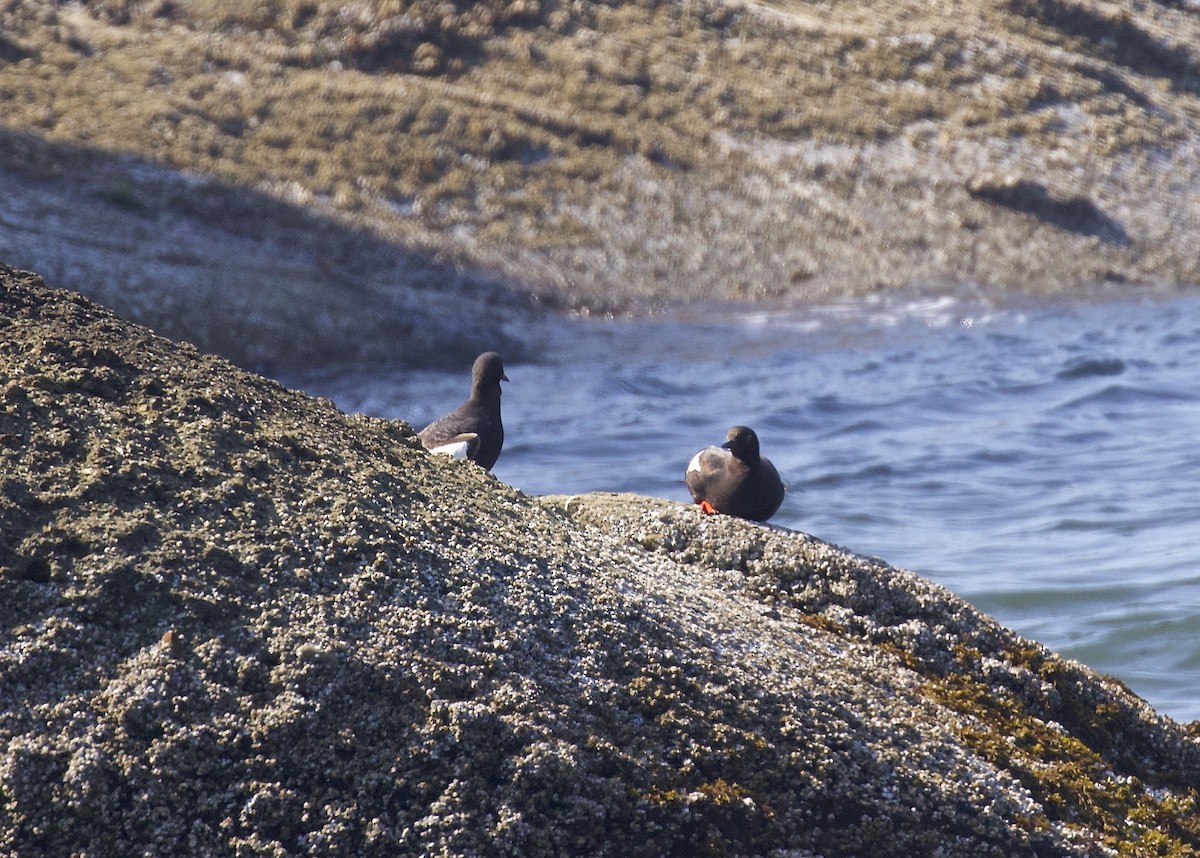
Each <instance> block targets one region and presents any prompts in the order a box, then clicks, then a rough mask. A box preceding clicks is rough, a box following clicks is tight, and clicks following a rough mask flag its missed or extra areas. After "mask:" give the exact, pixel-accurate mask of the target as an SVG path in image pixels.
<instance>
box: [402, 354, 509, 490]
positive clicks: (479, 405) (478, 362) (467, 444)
mask: <svg viewBox="0 0 1200 858" xmlns="http://www.w3.org/2000/svg"><path fill="white" fill-rule="evenodd" d="M502 381H508V376H507V375H505V374H504V362H503V361H502V360H501V359H500V355H498V354H496V353H495V352H484V353H483V354H481V355H480V356H479V357H477V358H475V365H474V366H472V367H471V397H470V398H469V399H468V400H467V401H466V402H464V403H463V404H462V405H460V406H458V408H455V409H454V410H453V411H451V412H450V413H449V414H447V415H446V416H445V417H439V418H438V419H437V420H434V421H433V422H432V423H430V424H429V425H428V426H426V427H425V428H424V429H422V430H421V431H420V432H418V433H417V437H418V438H420V439H421V443H422V444H424V445H425V448H426V449H428V450H432V451H433V452H435V453H448V454H450V455H451V456H454V457H455V458H459V459H470V460H471V461H472V462H474V463H475V464H477V465H479V466H480V467H481V468H486V469H487V470H489V471H490V470H491V469H492V466H493V465H495V464H496V460H497V459H499V458H500V448H501V447H503V446H504V424H502V423H501V422H500V382H502Z"/></svg>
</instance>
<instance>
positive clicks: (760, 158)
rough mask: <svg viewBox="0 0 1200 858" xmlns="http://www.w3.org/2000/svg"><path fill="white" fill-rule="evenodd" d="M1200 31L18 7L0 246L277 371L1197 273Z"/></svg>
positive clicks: (1099, 25)
mask: <svg viewBox="0 0 1200 858" xmlns="http://www.w3.org/2000/svg"><path fill="white" fill-rule="evenodd" d="M1197 45H1200V15H1198V14H1197V11H1196V6H1195V3H1194V2H1190V0H1150V2H1135V3H1131V2H1109V0H1000V2H992V0H938V2H924V0H923V2H914V0H904V2H896V3H890V4H886V5H880V4H878V3H872V2H866V0H839V2H837V3H826V2H803V0H753V2H744V0H685V2H669V3H668V2H661V0H636V2H620V3H616V2H595V0H575V2H571V3H557V2H541V0H484V2H473V3H444V2H440V0H413V2H407V3H403V4H397V3H395V2H385V0H359V2H355V3H352V4H345V3H341V2H332V0H304V2H299V1H298V0H297V2H273V3H264V2H259V0H227V2H223V3H175V2H165V0H82V2H72V3H46V2H42V0H11V2H8V3H6V4H4V5H3V6H0V95H2V96H3V98H4V104H5V112H4V116H3V119H2V120H0V182H2V183H3V185H4V188H5V193H3V194H0V258H2V259H5V260H6V261H8V262H9V263H11V264H19V265H21V266H24V267H27V268H33V269H35V270H37V271H39V272H41V273H42V274H43V275H44V276H46V277H47V278H48V279H49V280H50V282H52V283H53V284H54V285H56V286H60V287H63V288H71V289H75V290H78V291H80V292H81V293H83V294H86V295H88V296H89V297H91V298H93V299H94V300H98V301H101V302H102V303H104V304H105V305H106V306H109V307H112V308H113V309H115V310H117V311H118V312H120V313H122V314H123V315H124V316H126V317H127V318H130V319H134V320H136V321H140V322H142V323H144V324H147V325H149V326H151V327H153V328H154V329H155V330H158V331H160V332H162V333H163V334H165V335H168V336H171V337H172V338H174V339H184V340H187V341H189V342H194V343H196V344H197V345H198V346H200V347H201V348H203V349H204V350H206V351H210V352H214V353H218V354H221V355H223V356H225V357H228V358H230V359H232V360H234V361H235V362H237V363H238V364H239V365H241V366H243V367H250V368H259V369H265V370H267V371H269V370H270V369H271V366H272V364H280V365H283V366H285V367H286V368H289V369H291V368H303V367H310V366H312V365H313V364H314V363H320V362H321V361H322V360H325V361H328V360H330V359H336V360H339V361H343V362H352V361H380V360H383V361H392V362H402V363H409V364H413V363H429V362H443V363H445V364H461V363H462V362H463V361H464V360H470V359H471V358H473V357H474V353H475V352H476V351H477V348H476V344H475V343H471V342H469V338H470V337H469V335H470V333H471V332H474V333H476V335H477V336H478V338H479V339H481V340H484V341H486V342H487V343H488V344H489V345H491V346H495V347H500V348H502V349H503V351H504V353H505V354H506V355H512V356H515V354H516V349H517V348H518V347H523V346H526V345H527V344H528V340H527V338H525V337H521V336H520V335H515V336H514V334H513V331H514V326H522V323H523V320H524V319H526V318H527V317H528V316H529V315H531V314H533V315H536V314H540V313H543V312H545V311H551V312H558V311H575V312H581V313H589V314H602V313H622V314H637V313H644V312H649V311H654V310H656V309H658V308H661V307H664V306H671V305H673V304H676V305H677V304H680V303H688V302H698V301H756V302H821V301H829V300H834V299H840V298H845V297H847V296H864V295H896V294H900V295H905V294H910V293H911V292H913V291H916V292H920V293H923V294H928V293H930V292H937V293H938V294H944V293H947V292H949V293H951V294H955V293H962V292H965V293H968V294H972V295H975V294H982V295H985V296H989V297H995V296H1002V295H1010V294H1014V293H1019V294H1026V295H1028V294H1033V295H1038V296H1042V295H1058V296H1062V295H1077V294H1079V293H1080V292H1081V290H1087V289H1093V288H1099V289H1101V290H1103V291H1105V292H1106V293H1107V294H1118V295H1119V294H1123V293H1124V292H1126V291H1128V290H1131V289H1136V288H1142V287H1145V286H1159V287H1167V288H1174V287H1177V286H1180V285H1183V286H1193V287H1194V286H1195V285H1196V284H1197V283H1198V282H1200V267H1198V266H1200V263H1198V262H1197V255H1196V253H1195V248H1196V247H1197V246H1200V208H1198V207H1200V202H1198V201H1200V157H1198V150H1197V142H1196V141H1197V140H1198V139H1200V119H1198V117H1200V52H1198V51H1197ZM167 284H170V285H169V288H161V287H165V286H167ZM463 319H469V320H470V322H471V325H470V326H467V325H464V323H463V321H462V320H463ZM298 328H300V329H303V330H304V331H305V336H303V337H296V336H295V331H296V330H297V329H298Z"/></svg>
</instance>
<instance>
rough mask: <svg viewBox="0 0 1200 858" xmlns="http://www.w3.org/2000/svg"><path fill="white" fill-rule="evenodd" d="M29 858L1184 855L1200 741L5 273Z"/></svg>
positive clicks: (915, 595)
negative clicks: (543, 489)
mask: <svg viewBox="0 0 1200 858" xmlns="http://www.w3.org/2000/svg"><path fill="white" fill-rule="evenodd" d="M0 457H2V458H0V527H2V531H0V808H2V811H0V849H2V850H4V851H6V852H9V853H12V854H18V855H31V854H71V853H73V852H74V853H79V854H87V855H95V856H108V855H114V856H115V855H128V854H139V853H147V854H192V855H202V854H239V855H286V854H296V853H306V852H307V853H336V854H379V855H397V854H413V855H492V854H494V855H503V854H512V855H531V856H536V855H561V854H577V855H582V854H589V855H592V854H594V855H609V854H611V855H618V854H620V855H646V856H650V855H703V854H710V855H732V854H738V855H743V854H746V855H781V856H782V855H788V856H815V855H824V856H835V855H845V856H850V855H877V856H889V855H895V856H901V855H904V856H907V855H917V854H935V853H938V852H939V850H940V854H947V855H964V856H966V855H971V856H979V855H1047V856H1049V855H1081V856H1082V855H1107V854H1114V855H1116V854H1128V855H1150V854H1156V855H1157V854H1177V855H1186V854H1191V853H1192V852H1193V851H1194V850H1195V849H1196V848H1198V847H1200V825H1198V824H1197V822H1196V820H1197V818H1198V815H1197V807H1196V788H1197V783H1198V782H1200V742H1198V741H1197V737H1196V735H1195V731H1194V730H1193V729H1190V728H1188V727H1184V726H1181V725H1178V724H1176V723H1174V722H1172V721H1170V720H1169V719H1165V718H1162V717H1159V716H1158V715H1156V714H1155V713H1154V712H1153V711H1152V710H1151V709H1150V708H1149V707H1148V706H1147V705H1146V704H1145V703H1144V702H1143V701H1141V700H1140V699H1139V698H1137V697H1136V696H1134V695H1132V694H1131V693H1129V692H1128V691H1127V690H1126V689H1124V688H1123V687H1122V686H1121V685H1120V683H1118V682H1116V681H1114V680H1111V679H1106V678H1102V677H1098V676H1096V675H1094V674H1092V673H1091V672H1089V671H1088V670H1087V669H1085V668H1084V667H1082V666H1080V665H1078V664H1075V663H1073V662H1069V661H1066V660H1064V659H1062V658H1060V657H1058V656H1056V655H1054V654H1053V653H1051V652H1049V651H1047V650H1045V649H1044V648H1043V647H1041V646H1039V645H1037V644H1035V643H1033V642H1030V641H1027V640H1024V639H1022V638H1020V637H1018V636H1016V635H1015V634H1013V633H1012V632H1010V631H1008V630H1006V629H1004V628H1003V627H1001V626H999V625H998V624H996V623H995V622H994V621H993V620H991V619H990V618H988V617H986V616H984V615H982V614H980V613H978V612H977V611H975V610H974V609H973V608H971V606H969V605H967V604H966V603H964V602H963V601H961V600H960V599H957V598H956V597H954V596H953V595H952V594H951V593H949V592H947V591H946V590H944V589H943V588H940V587H938V586H936V585H933V584H931V583H929V582H927V581H924V580H923V579H921V578H919V577H917V576H915V575H913V574H911V573H908V572H905V571H902V570H898V569H895V568H893V567H890V566H888V565H886V564H885V563H883V562H881V561H877V560H870V559H866V558H863V557H860V556H857V555H854V554H852V553H850V552H848V551H845V550H843V549H840V548H837V547H834V546H831V545H828V544H825V543H822V542H820V541H819V540H816V539H813V538H811V537H809V536H806V535H804V534H800V533H792V532H788V531H785V530H781V529H777V528H771V527H764V526H759V525H753V524H749V523H746V522H742V521H737V520H733V519H729V518H723V517H705V516H702V515H700V514H699V513H698V512H697V511H696V510H695V509H694V508H692V507H689V506H684V505H681V504H677V503H671V502H667V501H661V500H656V499H651V498H643V497H634V496H613V495H584V496H578V497H572V498H541V499H533V498H528V497H525V496H523V495H521V494H520V493H519V492H516V491H514V490H513V489H511V488H508V487H507V486H504V485H503V484H501V483H499V482H498V481H496V480H495V479H494V478H492V477H491V476H489V475H488V474H486V473H485V472H483V471H482V470H480V469H478V468H476V467H475V466H473V465H470V464H468V463H463V462H454V461H450V460H445V459H441V458H437V457H433V456H430V455H429V454H427V453H425V452H424V451H423V450H421V449H420V447H419V445H418V444H417V442H416V439H415V437H414V435H413V433H412V431H411V429H410V428H409V427H408V426H406V425H404V424H401V423H395V422H388V421H382V420H378V419H369V418H364V417H358V416H348V415H345V414H342V413H340V412H339V411H337V409H335V408H334V407H333V406H332V404H330V403H328V402H325V401H321V400H314V399H311V398H309V397H306V396H303V395H301V394H299V393H296V392H293V391H289V390H287V389H285V388H283V387H282V386H280V385H278V384H276V383H274V382H271V381H267V380H264V379H262V378H260V377H258V376H254V375H251V374H248V373H245V372H243V371H241V370H238V369H236V368H234V367H233V366H232V365H230V364H228V363H226V362H225V361H223V360H220V359H217V358H213V357H210V356H208V355H205V354H203V353H201V352H198V351H196V350H194V349H191V348H189V347H186V346H181V345H178V344H175V343H172V342H170V341H168V340H164V339H161V338H158V337H156V336H154V335H153V334H151V333H150V332H149V331H147V330H145V329H143V328H139V327H136V326H133V325H129V324H127V323H125V322H123V321H121V320H120V319H118V318H117V317H115V316H113V315H112V314H110V313H109V312H108V311H106V310H104V309H102V308H100V307H98V306H96V305H94V304H92V303H90V302H88V301H87V300H85V299H82V298H80V297H78V296H76V295H73V294H71V293H66V292H57V291H52V290H48V289H46V288H45V287H44V285H43V284H42V282H41V280H40V278H38V277H37V276H35V275H31V274H28V273H25V272H19V271H14V270H12V269H8V268H4V269H0Z"/></svg>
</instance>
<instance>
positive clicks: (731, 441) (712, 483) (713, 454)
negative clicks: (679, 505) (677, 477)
mask: <svg viewBox="0 0 1200 858" xmlns="http://www.w3.org/2000/svg"><path fill="white" fill-rule="evenodd" d="M727 438H728V440H727V441H726V442H725V443H724V444H722V445H721V446H720V447H705V448H704V449H703V450H701V451H700V452H699V453H697V454H696V455H695V456H693V457H692V461H691V462H689V463H688V466H687V473H685V474H684V481H685V482H686V483H687V487H688V489H689V490H690V491H691V493H692V499H693V500H695V502H696V503H698V504H700V508H701V509H702V510H704V511H705V512H708V513H713V512H720V513H724V514H725V515H732V516H736V517H737V518H748V519H751V520H752V521H766V520H767V519H768V518H770V517H771V516H773V515H774V514H775V511H776V510H778V509H779V505H780V504H781V503H783V492H784V489H783V480H781V479H779V472H778V471H776V470H775V466H774V465H772V464H771V461H770V460H769V459H764V458H763V457H762V456H760V455H759V453H758V436H757V435H755V434H754V430H753V429H751V428H749V427H748V426H734V427H733V428H732V429H730V430H729V434H728V436H727Z"/></svg>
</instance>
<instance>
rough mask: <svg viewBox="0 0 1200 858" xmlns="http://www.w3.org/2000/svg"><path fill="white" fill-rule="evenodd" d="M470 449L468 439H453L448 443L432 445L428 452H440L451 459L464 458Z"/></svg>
mask: <svg viewBox="0 0 1200 858" xmlns="http://www.w3.org/2000/svg"><path fill="white" fill-rule="evenodd" d="M470 450H471V442H470V441H453V442H451V443H449V444H443V445H442V446H440V447H432V448H430V450H429V452H430V453H441V454H442V455H443V456H449V457H450V458H451V459H465V458H467V454H468V453H469V452H470Z"/></svg>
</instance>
